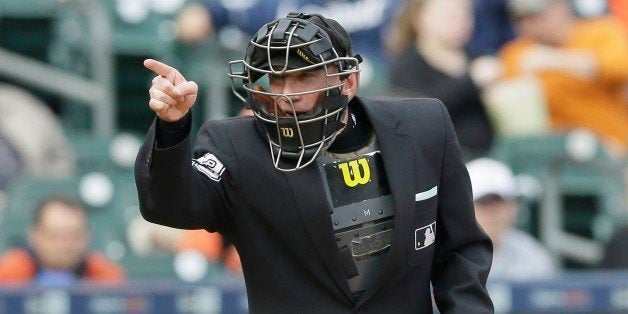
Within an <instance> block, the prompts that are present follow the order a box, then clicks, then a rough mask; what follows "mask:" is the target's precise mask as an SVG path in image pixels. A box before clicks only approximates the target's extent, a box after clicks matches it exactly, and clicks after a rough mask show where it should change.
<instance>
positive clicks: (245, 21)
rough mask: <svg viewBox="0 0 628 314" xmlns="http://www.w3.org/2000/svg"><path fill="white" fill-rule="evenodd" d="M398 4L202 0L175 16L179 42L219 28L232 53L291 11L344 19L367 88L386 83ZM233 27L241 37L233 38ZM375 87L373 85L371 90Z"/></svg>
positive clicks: (380, 0)
mask: <svg viewBox="0 0 628 314" xmlns="http://www.w3.org/2000/svg"><path fill="white" fill-rule="evenodd" d="M401 2H402V0H341V1H338V0H264V1H236V2H231V1H224V0H204V1H202V2H201V3H202V4H191V5H188V6H187V7H186V8H184V9H183V10H182V11H181V13H180V14H179V17H178V18H177V29H178V31H179V39H180V40H181V41H183V42H187V43H194V42H198V41H200V40H202V39H204V38H207V37H209V36H213V35H216V34H218V33H219V32H220V31H222V30H229V31H230V32H225V34H227V33H228V34H229V35H228V36H219V37H224V38H226V39H227V40H225V41H223V44H224V45H227V46H229V45H231V47H228V48H231V49H241V48H242V47H239V46H235V47H234V46H233V45H234V44H236V45H238V44H242V41H246V40H247V39H248V38H249V35H250V34H253V33H255V32H257V30H258V29H259V28H260V27H261V26H262V25H264V24H265V23H267V22H268V21H270V20H273V19H275V18H280V17H285V16H286V15H287V14H288V13H290V12H309V13H319V14H322V15H324V16H325V17H328V18H331V19H334V20H337V21H342V25H343V26H344V27H345V29H346V30H347V32H349V35H350V36H351V41H352V43H353V50H354V51H355V52H356V53H359V54H360V55H361V56H362V57H363V58H364V62H363V63H362V64H361V65H360V67H361V68H362V72H361V84H362V85H363V86H370V85H369V83H370V82H372V81H373V80H383V81H384V82H385V81H386V79H385V78H386V73H385V71H386V70H387V67H386V66H385V64H387V59H386V56H385V54H384V53H383V50H384V47H383V34H384V33H385V28H386V27H387V25H388V24H389V21H390V20H391V19H392V17H393V15H394V13H395V9H396V8H397V7H398V6H399V5H400V3H401ZM234 29H236V30H238V31H240V32H243V33H244V34H245V35H244V36H240V38H241V40H240V41H238V39H237V38H238V36H235V33H234V32H233V30H234ZM372 87H374V88H377V86H372Z"/></svg>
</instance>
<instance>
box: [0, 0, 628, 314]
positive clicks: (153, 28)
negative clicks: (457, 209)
mask: <svg viewBox="0 0 628 314" xmlns="http://www.w3.org/2000/svg"><path fill="white" fill-rule="evenodd" d="M291 11H307V12H318V13H322V14H323V15H325V16H327V17H330V18H334V19H336V20H338V21H340V22H341V24H343V26H345V28H346V29H347V30H348V31H349V33H350V35H351V37H352V40H353V42H354V51H355V52H357V53H360V54H361V55H362V56H363V57H364V59H365V61H364V63H363V64H361V69H362V72H361V86H360V92H359V94H360V95H362V96H373V95H380V96H381V95H385V96H393V97H436V98H439V99H441V100H443V102H444V103H445V105H446V106H447V108H448V110H449V112H450V115H451V117H452V120H453V122H454V127H455V129H456V132H457V133H458V138H459V140H460V142H461V145H462V148H463V152H464V154H465V156H466V158H467V161H469V162H472V161H473V160H476V159H478V158H483V159H482V160H484V161H486V159H487V158H490V160H492V161H495V162H498V163H499V164H500V165H503V166H504V167H505V168H507V170H506V172H508V171H509V172H510V175H512V177H510V175H508V174H506V175H504V176H503V177H504V178H506V179H504V180H507V182H506V181H501V182H498V183H483V182H484V181H486V180H489V179H487V178H496V177H500V176H499V175H497V173H499V171H501V170H500V169H501V168H500V167H501V166H496V167H497V168H495V167H493V166H491V165H493V164H491V163H488V164H486V165H484V166H483V168H481V169H482V170H481V171H479V172H478V173H479V174H478V176H480V177H485V178H480V179H478V180H480V183H476V181H474V180H473V173H472V183H473V185H474V191H475V190H476V189H478V191H479V189H480V188H481V187H477V188H476V184H480V185H482V184H484V185H486V189H487V190H486V195H484V196H487V195H488V196H491V197H497V198H498V199H500V200H512V205H513V206H514V207H512V208H514V209H512V210H510V211H508V210H506V209H503V208H502V209H500V208H494V209H486V208H485V207H483V206H484V205H487V204H490V203H491V199H487V198H480V197H478V198H477V199H476V210H477V214H478V219H480V217H486V218H485V219H484V218H482V219H481V221H480V223H481V224H482V225H483V227H484V228H485V230H487V233H489V235H491V238H492V239H493V241H494V243H496V250H497V252H499V250H500V249H501V248H503V252H502V253H498V254H496V260H495V265H498V264H497V263H499V262H500V261H499V260H497V258H498V257H499V256H511V257H512V256H518V255H517V254H521V256H522V257H521V258H517V260H516V261H514V263H516V262H517V261H518V262H519V264H522V265H517V266H516V267H515V266H514V264H512V263H513V262H512V261H511V262H505V261H506V260H507V258H506V257H504V258H503V261H501V263H502V266H499V267H495V266H494V269H502V271H501V272H500V273H499V274H498V273H497V270H495V273H494V274H493V273H492V274H491V278H490V280H489V288H490V290H491V295H492V297H493V299H494V302H495V305H496V309H497V312H500V313H537V312H539V313H541V312H542V313H547V312H578V313H627V312H628V205H627V204H628V203H627V200H628V184H627V182H628V167H627V166H628V164H627V160H628V159H627V156H628V155H627V152H628V0H609V1H606V0H573V1H569V0H514V1H513V0H510V1H507V0H425V1H420V0H264V1H262V0H205V1H190V0H0V255H2V257H0V313H70V312H72V313H120V312H131V313H135V312H137V313H146V312H154V313H162V312H163V313H171V312H180V313H239V312H246V311H247V309H246V294H245V290H244V284H243V280H242V277H241V270H240V268H239V260H238V257H237V252H236V251H235V250H234V249H233V247H232V246H231V245H230V244H229V243H227V242H226V241H225V240H223V239H221V238H220V237H219V236H218V235H215V234H209V233H207V232H205V231H203V230H198V231H182V230H175V229H170V228H166V227H161V226H157V225H153V224H150V223H148V222H145V221H144V220H143V219H141V217H140V216H139V208H138V200H137V194H136V190H135V183H134V179H133V163H134V160H135V156H136V153H137V151H138V148H139V146H140V145H141V141H142V139H143V137H144V133H145V132H146V130H147V129H148V127H149V125H150V124H151V123H152V120H153V119H154V114H153V113H152V111H151V110H150V109H149V108H148V106H147V104H148V99H149V97H148V88H149V87H150V83H151V80H152V78H153V76H152V74H151V73H150V72H149V71H148V70H146V69H145V68H144V67H143V66H142V61H143V60H144V59H145V58H154V59H157V60H160V61H163V62H165V63H168V64H170V65H172V66H174V67H176V68H178V69H179V70H180V71H181V73H182V74H183V75H184V76H186V78H187V79H188V80H194V81H196V82H197V83H198V84H199V86H200V93H201V94H200V97H199V100H198V102H197V105H196V106H195V107H194V109H193V114H194V115H195V117H197V118H195V119H194V120H193V131H194V133H195V131H196V130H198V128H199V127H200V125H201V124H202V122H203V121H204V120H206V119H218V118H224V117H229V116H235V115H238V114H243V113H242V112H241V110H242V109H243V107H242V104H241V103H240V102H239V101H238V100H237V98H235V97H234V96H233V95H232V92H231V86H230V83H229V81H228V80H227V77H226V70H227V62H228V61H229V60H233V59H240V58H242V57H243V52H244V49H245V47H246V45H247V40H248V37H249V36H250V34H252V33H253V32H255V31H256V30H257V29H258V28H259V27H261V26H262V25H263V24H264V23H266V22H268V21H270V20H272V19H275V18H277V17H283V16H285V15H286V14H287V13H288V12H291ZM500 178H501V177H500ZM504 182H506V183H504ZM511 183H512V188H511V189H510V190H508V191H504V190H502V189H501V187H504V186H506V185H509V184H511ZM478 186H479V185H478ZM491 189H493V190H491ZM59 196H62V197H64V198H68V199H72V200H74V201H76V202H77V203H78V204H79V205H77V206H78V207H82V208H83V210H84V212H85V214H86V215H85V222H84V224H85V228H86V229H87V230H88V234H89V245H88V248H86V249H84V250H82V251H80V252H81V253H80V254H78V255H80V256H82V258H83V260H82V261H81V262H82V263H83V264H85V265H87V266H85V267H87V269H88V271H82V272H77V271H76V268H77V267H78V266H76V265H73V266H71V267H70V268H69V270H68V272H69V273H72V276H70V277H68V276H66V275H67V274H61V275H60V274H56V273H54V274H49V273H43V274H42V273H41V270H40V268H46V267H45V266H46V265H45V263H46V260H47V259H46V258H44V257H43V254H44V253H40V252H39V251H38V250H39V249H40V247H42V246H45V245H47V244H42V243H40V241H38V240H37V239H38V237H37V234H40V233H43V234H47V235H48V236H44V238H51V239H52V238H53V237H54V238H55V239H56V238H58V239H61V240H60V243H62V244H57V245H60V246H59V249H58V250H62V249H67V250H68V252H69V251H71V250H72V248H61V246H63V245H66V244H67V243H71V242H72V241H73V240H72V239H73V238H72V237H76V236H77V235H78V234H82V235H83V236H85V234H83V233H80V232H79V233H77V234H55V233H53V232H54V230H53V226H52V225H47V223H48V222H46V220H45V219H44V217H47V216H51V215H53V214H52V213H53V212H54V211H53V210H52V209H50V210H45V209H44V208H46V206H42V202H44V201H46V200H49V199H50V198H54V197H59ZM42 212H47V213H48V215H44V214H41V213H42ZM65 213H66V214H68V212H67V211H66V212H65ZM72 213H75V211H72ZM39 214H41V215H40V216H41V217H40V216H38V215H39ZM480 215H482V216H480ZM38 217H39V218H38ZM79 217H82V216H81V215H80V214H79ZM61 220H63V221H65V222H68V221H69V220H71V219H70V218H67V219H61ZM79 220H80V219H79ZM52 223H53V222H50V224H52ZM485 224H486V225H485ZM68 228H69V227H63V228H61V230H68ZM493 229H494V230H497V231H495V233H494V234H493V233H492V231H491V230H493ZM504 230H506V231H508V232H510V233H508V232H506V231H504ZM511 231H513V232H516V233H517V234H518V235H521V234H524V235H523V237H525V238H524V240H521V239H523V238H521V237H514V236H513V237H510V238H508V237H505V236H504V234H512V232H511ZM45 232H49V233H45ZM501 239H504V240H501ZM507 239H509V240H507ZM513 239H514V240H513ZM63 243H65V244H63ZM72 243H73V242H72ZM500 243H501V244H500ZM50 245H55V244H50ZM66 246H70V245H69V244H67V245H66ZM509 247H510V248H509ZM528 247H534V249H530V250H525V249H524V248H528ZM508 248H509V249H508ZM53 250H56V249H53ZM58 250H57V251H58ZM75 251H76V250H75ZM508 252H510V253H508ZM512 252H514V253H512ZM92 253H97V254H99V255H98V256H99V258H101V259H102V260H104V261H106V262H107V263H110V264H111V267H114V268H115V269H121V270H122V275H121V278H122V279H121V280H119V281H117V282H116V283H115V284H113V285H112V284H111V283H108V284H107V285H106V286H102V285H100V284H94V281H96V282H98V281H99V278H97V277H89V274H90V271H89V269H90V268H89V267H91V266H90V265H91V264H90V263H91V262H90V261H91V260H89V258H88V257H91V255H90V254H92ZM526 259H529V260H530V262H524V261H526ZM534 261H537V262H538V263H537V262H534ZM539 261H540V262H539ZM24 263H27V264H29V263H30V264H32V265H33V266H32V267H31V268H32V269H30V268H29V269H30V270H28V269H27V270H24V267H23V266H16V265H24ZM30 264H29V265H30ZM83 264H81V265H83ZM108 265H109V264H108ZM94 267H97V266H94ZM540 269H543V270H544V271H540ZM18 273H19V274H22V275H20V276H17V275H15V274H18ZM3 274H4V275H3ZM3 276H4V277H3ZM60 278H63V279H60ZM68 278H70V279H68ZM105 281H107V280H103V282H105ZM101 283H102V282H101Z"/></svg>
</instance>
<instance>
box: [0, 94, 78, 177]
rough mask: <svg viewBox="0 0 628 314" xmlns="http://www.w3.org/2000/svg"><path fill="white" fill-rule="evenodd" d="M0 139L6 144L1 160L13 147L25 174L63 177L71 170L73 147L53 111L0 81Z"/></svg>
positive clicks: (0, 174) (0, 175) (73, 164)
mask: <svg viewBox="0 0 628 314" xmlns="http://www.w3.org/2000/svg"><path fill="white" fill-rule="evenodd" d="M0 139H4V141H3V142H4V144H5V149H2V148H0V155H4V156H0V162H2V161H3V160H6V159H5V158H9V157H6V156H7V153H6V152H7V151H9V150H12V151H13V152H14V153H15V154H16V155H17V156H16V158H17V159H18V160H19V162H20V165H21V171H22V172H23V173H25V174H29V175H34V176H42V177H50V176H55V177H62V176H68V175H71V174H72V173H73V171H74V166H75V157H74V154H73V153H72V147H71V146H70V143H69V142H68V140H67V139H66V138H65V135H64V134H63V129H62V127H61V124H60V123H59V121H58V119H57V117H56V116H55V115H54V113H53V112H52V111H50V109H48V107H47V106H46V105H45V104H43V103H42V102H41V101H40V100H38V99H37V98H35V97H34V96H33V95H31V94H30V93H29V92H27V91H25V90H22V89H20V88H18V87H15V86H12V85H8V84H0ZM0 146H2V145H1V144H0ZM8 147H10V148H8ZM2 168H3V166H2V165H0V169H2ZM2 176H3V174H2V173H0V181H1V180H2V179H1V178H2ZM0 184H1V182H0ZM1 188H2V186H0V189H1Z"/></svg>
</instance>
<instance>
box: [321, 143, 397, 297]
mask: <svg viewBox="0 0 628 314" xmlns="http://www.w3.org/2000/svg"><path fill="white" fill-rule="evenodd" d="M317 162H318V165H319V169H320V171H321V172H322V175H323V178H324V180H323V183H324V184H325V191H326V194H327V195H326V196H327V201H328V203H329V205H330V206H329V207H330V208H331V221H332V225H333V228H334V234H335V237H336V244H337V246H338V253H339V255H340V260H341V261H342V265H343V268H344V271H345V275H346V277H347V280H348V281H349V288H350V289H351V292H352V293H353V294H354V296H356V297H358V296H360V295H361V294H362V293H363V292H364V290H366V288H367V287H368V285H369V284H371V283H372V282H373V281H374V280H375V277H376V276H377V273H378V271H379V270H380V269H381V267H382V265H383V263H384V260H385V258H386V255H387V254H388V251H389V248H390V245H391V241H392V232H393V199H392V195H390V187H389V185H388V181H387V178H386V173H385V171H384V165H383V162H382V158H381V155H380V152H379V147H378V145H377V141H376V140H375V136H374V135H373V136H372V139H371V141H370V142H369V145H367V146H366V147H365V148H363V149H360V150H359V151H357V152H354V153H348V154H333V153H329V152H326V153H324V154H323V155H320V156H319V157H318V158H317Z"/></svg>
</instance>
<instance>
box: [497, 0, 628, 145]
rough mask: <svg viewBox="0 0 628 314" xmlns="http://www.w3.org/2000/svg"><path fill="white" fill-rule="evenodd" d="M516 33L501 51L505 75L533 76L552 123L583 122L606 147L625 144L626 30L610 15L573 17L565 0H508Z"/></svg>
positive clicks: (577, 124)
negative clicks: (539, 83) (585, 18)
mask: <svg viewBox="0 0 628 314" xmlns="http://www.w3.org/2000/svg"><path fill="white" fill-rule="evenodd" d="M509 8H510V10H511V13H512V14H513V16H514V17H515V18H516V23H517V29H518V31H519V38H518V39H516V40H515V41H513V42H511V43H509V44H507V45H506V46H505V47H504V48H503V50H502V51H501V59H502V60H503V63H504V67H505V71H504V74H505V77H506V78H513V77H518V76H522V75H534V76H537V77H538V78H539V79H540V81H541V85H542V87H543V91H544V93H545V95H546V100H547V105H548V109H549V114H550V119H551V123H552V127H553V128H554V129H557V130H564V129H571V128H575V127H585V128H588V129H590V130H592V131H594V132H596V133H597V135H598V136H600V137H601V138H602V139H603V140H604V142H605V143H606V144H607V148H609V149H610V151H611V153H612V154H613V155H616V156H623V155H624V154H625V151H626V149H627V148H628V109H627V108H628V98H627V97H626V95H625V94H624V92H625V90H624V88H625V86H626V83H627V82H628V35H627V33H626V32H625V31H624V29H623V28H622V27H621V25H620V24H619V23H618V22H617V21H616V20H615V19H613V18H610V17H604V18H598V19H591V20H578V19H577V18H576V17H574V16H573V13H572V9H571V6H570V2H569V1H567V0H510V2H509Z"/></svg>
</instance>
